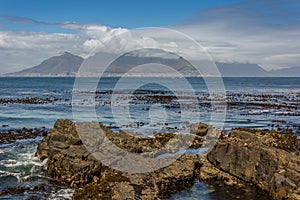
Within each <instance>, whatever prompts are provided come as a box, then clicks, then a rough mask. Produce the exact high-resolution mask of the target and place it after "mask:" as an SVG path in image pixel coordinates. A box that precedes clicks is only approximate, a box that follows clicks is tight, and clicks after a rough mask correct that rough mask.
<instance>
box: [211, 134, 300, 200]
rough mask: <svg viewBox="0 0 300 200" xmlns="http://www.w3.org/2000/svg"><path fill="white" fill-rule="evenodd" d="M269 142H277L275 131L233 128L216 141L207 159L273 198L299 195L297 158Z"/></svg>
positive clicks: (299, 167) (298, 164) (298, 160)
mask: <svg viewBox="0 0 300 200" xmlns="http://www.w3.org/2000/svg"><path fill="white" fill-rule="evenodd" d="M272 141H278V140H277V139H276V138H275V140H274V132H264V133H263V134H261V132H259V133H257V134H256V133H255V132H254V133H253V131H252V133H251V132H247V131H241V130H234V131H233V132H232V133H230V134H229V137H228V138H227V139H223V140H219V141H218V143H217V144H216V146H215V147H214V148H213V149H212V151H211V152H210V153H209V154H208V156H207V158H208V160H209V161H210V162H211V163H212V164H213V165H214V166H215V167H217V168H219V169H221V170H222V171H224V172H227V173H229V174H232V175H233V176H235V177H237V178H239V179H241V180H244V181H246V182H251V183H253V184H255V185H257V186H258V187H260V188H261V189H263V190H265V191H267V192H270V194H271V195H272V196H273V198H274V199H282V198H283V197H284V198H289V197H290V196H292V195H294V194H296V195H299V194H300V191H299V190H298V188H299V185H300V182H299V178H300V157H299V156H298V155H295V154H294V153H291V152H289V151H285V150H283V149H281V148H275V147H273V145H272Z"/></svg>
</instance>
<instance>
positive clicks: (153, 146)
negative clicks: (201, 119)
mask: <svg viewBox="0 0 300 200" xmlns="http://www.w3.org/2000/svg"><path fill="white" fill-rule="evenodd" d="M95 125H97V126H96V127H98V126H101V128H102V130H103V131H104V132H105V136H106V139H109V140H110V141H111V142H112V143H114V144H115V145H117V146H119V147H120V148H122V149H125V150H127V151H128V152H133V153H144V152H152V151H154V150H157V149H160V148H162V147H165V148H166V149H167V150H168V151H169V152H172V153H176V152H178V151H179V150H180V147H181V145H184V142H185V140H183V137H193V138H194V140H193V142H192V144H191V148H199V147H201V145H202V142H203V138H201V137H199V136H195V135H194V136H192V135H185V136H184V135H178V136H176V137H175V134H169V133H159V134H156V135H155V137H153V138H142V137H138V136H135V135H133V134H132V133H129V132H126V131H121V132H119V133H114V132H112V131H111V130H110V129H108V128H106V127H105V126H103V125H102V124H100V123H96V122H90V123H88V122H84V123H76V124H75V123H73V122H71V121H70V120H62V119H60V120H57V122H56V123H55V125H54V127H53V128H52V129H51V130H50V131H49V133H48V135H47V137H46V138H45V139H44V140H43V141H42V143H40V144H39V146H38V148H37V152H36V155H37V156H38V157H39V158H40V159H41V160H45V159H47V171H48V173H49V175H50V176H51V177H52V178H53V179H54V180H56V181H58V182H60V183H64V184H67V185H69V186H71V187H74V188H77V189H76V190H75V193H74V197H73V198H74V199H89V198H90V199H157V198H165V197H168V196H169V195H170V194H172V193H175V192H177V191H178V190H181V189H185V188H187V187H191V186H192V185H193V183H194V179H195V177H197V176H196V171H197V170H196V168H197V167H198V168H199V166H200V165H199V164H198V160H199V159H197V155H185V154H184V155H182V156H181V157H180V158H179V159H178V160H176V161H175V162H173V163H172V164H171V165H169V166H167V167H164V168H162V169H159V170H156V171H155V172H149V173H140V174H132V173H125V172H120V171H117V170H114V169H111V168H109V167H107V166H104V165H103V164H102V163H101V162H100V161H98V160H96V159H95V158H94V157H93V156H92V154H91V153H90V152H89V151H87V149H86V148H85V146H84V145H83V143H82V141H85V145H89V144H92V143H98V142H99V141H98V140H97V138H96V137H97V136H96V135H93V133H91V132H93V130H94V128H95ZM78 128H80V129H83V130H84V131H86V132H87V134H88V133H91V134H89V135H88V137H85V138H84V139H82V140H81V138H80V137H79V135H78V133H77V130H78ZM171 139H172V140H173V139H174V140H175V142H178V143H176V145H173V146H172V145H169V141H170V140H171ZM103 141H104V140H103ZM103 141H102V142H103ZM108 149H109V148H108ZM168 157H170V158H168ZM112 159H113V158H112ZM168 159H173V158H172V156H167V158H164V159H163V160H162V162H163V161H167V160H168ZM80 188H81V189H80Z"/></svg>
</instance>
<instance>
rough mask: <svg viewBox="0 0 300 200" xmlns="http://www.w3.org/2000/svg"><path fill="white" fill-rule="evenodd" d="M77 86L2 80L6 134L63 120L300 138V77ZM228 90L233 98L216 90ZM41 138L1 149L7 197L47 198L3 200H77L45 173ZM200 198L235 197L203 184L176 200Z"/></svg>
mask: <svg viewBox="0 0 300 200" xmlns="http://www.w3.org/2000/svg"><path fill="white" fill-rule="evenodd" d="M76 81H77V84H78V85H77V87H76V88H75V89H74V82H75V78H72V77H55V78H54V77H0V94H1V96H0V109H1V112H0V130H1V131H2V132H5V131H8V130H16V129H22V128H23V127H26V128H39V129H50V128H51V127H52V126H53V124H54V123H55V121H56V120H57V119H59V118H68V119H71V120H75V121H94V120H97V121H100V122H102V123H103V124H105V125H107V126H108V127H110V128H112V129H113V130H114V131H118V130H120V129H126V130H131V131H134V132H135V133H136V134H139V135H142V136H144V137H147V136H150V135H152V134H154V133H157V132H161V131H164V132H187V131H188V129H189V126H190V125H191V124H192V123H195V122H198V121H202V122H204V123H210V124H212V125H213V126H215V127H217V128H219V129H221V130H224V131H230V130H231V129H232V128H236V127H245V128H259V129H274V130H279V131H281V132H284V133H285V132H292V133H295V134H297V135H298V137H299V135H300V130H299V126H300V118H299V116H300V78H270V77H269V78H223V83H224V85H213V86H208V85H207V84H206V83H207V81H208V82H210V83H212V84H213V83H216V84H220V82H218V81H214V78H208V80H203V79H201V78H186V79H184V80H183V78H167V77H164V78H159V77H156V78H149V77H148V78H146V77H140V78H138V77H127V78H124V79H119V78H116V77H106V78H101V79H100V81H99V82H98V79H96V78H78V79H77V80H76ZM185 84H188V86H187V85H185ZM93 86H95V87H93ZM210 88H217V89H216V90H210ZM221 89H222V90H223V89H224V91H221V92H220V93H222V94H226V96H222V95H221V96H220V95H219V94H218V93H215V92H214V91H219V90H221ZM224 103H225V104H224ZM90 111H93V112H90ZM213 113H217V115H214V114H213ZM215 116H221V117H215ZM222 116H223V117H222ZM41 140H42V138H41V137H38V138H35V139H24V140H18V141H16V142H14V143H10V144H0V191H1V190H3V189H5V188H7V187H18V186H19V187H35V186H39V185H43V186H44V187H45V192H38V193H35V194H32V193H26V194H25V195H23V196H20V195H8V196H4V197H0V199H27V198H30V197H33V198H38V199H42V198H46V197H45V196H46V193H51V195H50V197H48V198H50V199H51V198H52V199H59V198H63V199H64V198H71V195H72V190H69V189H67V188H66V187H64V186H61V185H58V184H57V183H53V182H51V181H50V180H49V178H48V177H47V174H45V172H44V170H43V168H44V167H45V165H44V163H41V162H40V161H39V160H38V159H37V158H36V157H35V156H34V154H35V149H36V147H37V144H38V143H39V142H40V141H41ZM199 196H201V199H228V197H226V195H225V196H224V194H222V193H216V192H215V191H214V190H211V189H210V188H209V186H207V185H205V184H203V183H199V182H196V183H195V186H194V187H193V188H192V189H190V190H186V191H183V192H180V193H178V194H175V195H174V196H173V197H171V199H198V197H199Z"/></svg>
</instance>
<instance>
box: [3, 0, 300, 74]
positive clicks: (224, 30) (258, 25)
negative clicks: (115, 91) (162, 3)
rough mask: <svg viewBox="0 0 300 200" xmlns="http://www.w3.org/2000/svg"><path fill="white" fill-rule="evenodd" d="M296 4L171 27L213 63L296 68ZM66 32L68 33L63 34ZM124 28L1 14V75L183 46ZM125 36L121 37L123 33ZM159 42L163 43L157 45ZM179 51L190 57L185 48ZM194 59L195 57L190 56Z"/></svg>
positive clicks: (271, 4) (299, 17)
mask: <svg viewBox="0 0 300 200" xmlns="http://www.w3.org/2000/svg"><path fill="white" fill-rule="evenodd" d="M299 9H300V3H299V1H290V0H287V1H279V0H278V1H264V2H260V1H251V2H250V3H249V2H247V3H240V4H236V5H233V6H227V7H221V8H215V9H210V10H207V11H206V12H204V13H200V14H199V16H198V17H196V18H194V19H191V20H189V21H187V23H185V24H180V25H177V26H173V27H170V28H172V29H175V30H178V31H180V32H183V33H185V34H187V35H189V36H191V37H192V38H194V39H195V40H196V41H197V42H199V43H200V44H201V45H202V46H203V48H204V49H205V50H207V51H208V52H209V53H210V55H211V56H212V58H213V59H214V60H215V61H225V62H251V63H257V64H260V65H261V66H263V67H264V68H266V69H271V68H280V67H288V66H299V58H300V42H299V41H300V14H298V13H299V12H298V11H299ZM1 21H2V22H3V21H5V22H6V23H13V24H17V25H18V24H22V25H24V24H25V25H26V24H27V25H38V26H41V27H49V26H51V27H58V28H60V29H61V30H62V31H58V33H53V32H46V31H45V32H40V31H39V32H38V31H18V30H10V29H9V28H7V27H6V26H5V23H2V25H1ZM63 30H69V31H63ZM127 31H128V29H126V28H111V27H108V26H103V25H99V24H76V23H72V22H61V23H47V22H40V21H36V20H33V19H26V18H21V17H15V16H0V51H1V54H0V73H8V72H14V71H18V70H20V69H24V68H26V67H30V66H33V65H36V64H38V63H40V62H41V61H42V60H44V59H46V58H48V57H50V56H53V55H57V54H60V53H62V52H64V51H70V52H72V53H74V54H77V55H81V56H83V57H86V56H88V55H89V54H90V52H91V51H93V50H95V49H96V50H98V51H104V52H114V53H118V52H120V50H122V52H124V51H125V50H126V49H133V48H141V47H143V46H145V45H146V46H147V47H149V46H153V47H156V48H163V47H164V46H169V47H171V46H172V47H174V48H175V47H177V46H181V47H182V46H184V44H182V42H183V41H180V40H179V39H178V38H172V36H170V35H161V38H160V39H159V41H158V40H157V38H151V37H147V36H145V37H140V38H139V39H136V38H130V37H129V36H128V35H127V36H126V37H124V38H122V37H120V38H118V40H113V38H114V37H115V36H116V35H120V34H124V33H126V32H127ZM124 35H125V34H124ZM161 41H163V42H161ZM179 52H182V53H186V54H192V53H193V49H192V48H191V47H189V46H185V48H184V49H179ZM177 53H178V52H177ZM194 58H195V59H197V55H194Z"/></svg>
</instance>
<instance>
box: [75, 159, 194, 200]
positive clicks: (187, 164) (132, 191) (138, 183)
mask: <svg viewBox="0 0 300 200" xmlns="http://www.w3.org/2000/svg"><path fill="white" fill-rule="evenodd" d="M196 163H197V156H196V155H183V156H181V157H180V158H179V159H178V160H177V161H175V162H174V163H172V164H171V165H170V166H168V167H165V168H162V169H160V170H157V171H155V172H151V173H142V174H129V173H121V172H117V171H114V170H112V171H111V170H108V171H106V172H104V173H103V174H102V176H101V178H100V179H96V180H94V181H93V182H92V183H90V184H88V185H86V186H85V187H83V188H82V189H77V190H75V193H74V195H73V199H116V200H117V199H118V200H119V199H161V198H167V197H169V196H170V194H173V193H175V192H177V191H180V190H183V189H186V188H189V187H191V186H192V185H193V184H194V179H195V178H196V174H195V168H197V167H198V166H199V165H197V164H196Z"/></svg>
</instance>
